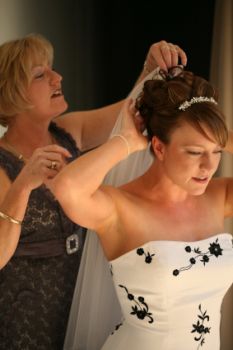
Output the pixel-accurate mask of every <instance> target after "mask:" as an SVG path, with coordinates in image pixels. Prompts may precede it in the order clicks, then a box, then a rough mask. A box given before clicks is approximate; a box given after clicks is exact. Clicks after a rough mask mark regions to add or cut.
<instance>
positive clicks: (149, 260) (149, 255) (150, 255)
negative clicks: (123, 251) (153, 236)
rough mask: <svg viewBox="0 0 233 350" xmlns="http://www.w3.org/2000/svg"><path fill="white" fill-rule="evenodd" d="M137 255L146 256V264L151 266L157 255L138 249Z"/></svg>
mask: <svg viewBox="0 0 233 350" xmlns="http://www.w3.org/2000/svg"><path fill="white" fill-rule="evenodd" d="M137 254H138V255H144V256H145V262H146V263H147V264H150V263H151V262H152V257H153V256H154V255H155V254H150V253H149V252H147V254H146V253H145V251H144V249H143V248H138V249H137Z"/></svg>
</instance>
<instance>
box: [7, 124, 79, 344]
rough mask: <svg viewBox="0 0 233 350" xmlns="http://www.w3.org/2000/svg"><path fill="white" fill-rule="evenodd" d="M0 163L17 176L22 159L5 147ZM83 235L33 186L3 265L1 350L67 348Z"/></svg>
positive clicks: (67, 139) (61, 136) (64, 142)
mask: <svg viewBox="0 0 233 350" xmlns="http://www.w3.org/2000/svg"><path fill="white" fill-rule="evenodd" d="M50 132H51V133H52V134H53V137H54V138H55V139H56V140H57V142H58V144H60V145H61V146H63V147H65V148H67V149H68V150H69V151H70V153H71V154H72V157H73V159H74V158H76V157H78V156H79V155H80V152H79V150H78V149H77V148H76V144H75V142H74V140H73V139H72V137H71V136H70V135H69V134H67V133H66V132H65V131H64V130H63V129H60V128H58V127H57V126H56V124H55V123H51V125H50ZM0 166H1V167H2V168H3V169H4V170H5V172H6V173H7V175H8V177H9V178H10V180H11V181H14V179H15V178H16V176H17V175H18V174H19V172H20V170H21V169H22V167H23V162H22V161H20V160H19V159H17V157H15V156H14V155H13V154H12V153H10V152H8V151H6V150H4V149H3V148H0ZM74 234H76V235H75V237H76V238H77V239H76V240H73V235H74ZM69 236H71V239H68V240H67V237H69ZM84 239H85V230H84V229H83V228H81V227H79V226H77V225H75V224H74V223H72V222H71V221H70V220H69V219H68V218H67V217H66V215H65V214H64V212H63V211H62V209H61V207H60V206H59V204H58V202H57V201H56V200H55V199H54V197H53V195H52V194H51V192H50V191H49V190H48V189H46V187H45V186H44V185H42V186H40V187H39V188H37V189H35V190H33V191H32V193H31V195H30V198H29V203H28V207H27V210H26V214H25V217H24V220H23V224H22V231H21V238H20V242H19V245H18V248H17V250H16V252H15V255H14V256H13V257H12V258H11V260H10V261H9V262H8V263H7V265H6V266H5V267H4V268H3V269H2V270H0V320H1V321H0V349H1V350H59V349H62V347H63V342H64V337H65V331H66V326H67V322H68V316H69V310H70V306H71V301H72V296H73V291H74V287H75V282H76V278H77V274H78V269H79V264H80V259H81V253H82V250H83V243H84ZM67 244H68V248H70V250H71V251H72V252H73V253H72V254H68V253H67V249H66V245H67ZM77 248H78V250H77V251H75V250H76V249H77ZM69 253H70V251H69Z"/></svg>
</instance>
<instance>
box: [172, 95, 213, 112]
mask: <svg viewBox="0 0 233 350" xmlns="http://www.w3.org/2000/svg"><path fill="white" fill-rule="evenodd" d="M200 102H212V103H214V104H217V102H216V101H215V99H214V98H213V97H205V96H199V97H193V98H191V100H190V101H184V102H183V103H181V105H180V106H179V107H178V109H179V110H181V111H185V110H186V109H187V108H189V107H190V106H191V105H193V104H194V103H200Z"/></svg>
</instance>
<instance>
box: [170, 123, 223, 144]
mask: <svg viewBox="0 0 233 350" xmlns="http://www.w3.org/2000/svg"><path fill="white" fill-rule="evenodd" d="M170 140H171V141H179V142H189V143H192V142H201V143H213V144H216V145H217V144H218V142H217V141H216V140H215V137H214V135H213V133H212V132H211V130H210V128H208V126H207V125H205V124H204V123H202V124H200V127H197V126H194V125H192V124H191V123H188V122H182V123H181V124H180V125H179V126H178V127H177V128H175V129H174V130H173V132H172V133H171V135H170Z"/></svg>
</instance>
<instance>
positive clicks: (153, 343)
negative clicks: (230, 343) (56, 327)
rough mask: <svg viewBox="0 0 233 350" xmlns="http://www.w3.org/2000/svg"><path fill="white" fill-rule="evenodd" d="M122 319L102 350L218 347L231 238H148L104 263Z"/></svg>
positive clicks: (232, 254) (232, 263)
mask: <svg viewBox="0 0 233 350" xmlns="http://www.w3.org/2000/svg"><path fill="white" fill-rule="evenodd" d="M110 266H111V272H112V276H113V280H114V285H115V288H116V292H117V295H118V298H119V302H120V304H121V308H122V312H123V315H124V319H123V322H122V324H120V325H118V326H117V327H116V330H115V331H114V332H113V334H112V335H110V336H109V337H108V339H107V341H106V342H105V344H104V346H103V347H102V350H128V349H133V350H142V349H144V350H199V349H203V350H219V349H220V335H219V332H220V316H221V304H222V300H223V297H224V295H225V293H226V291H227V290H228V289H229V287H230V285H231V284H232V282H233V240H232V235H231V234H229V233H221V234H218V235H215V236H212V237H210V238H207V239H203V240H200V241H195V242H181V241H152V242H148V243H146V244H144V245H142V246H141V247H139V248H137V249H135V250H132V251H129V252H128V253H126V254H124V255H122V256H120V257H119V258H117V259H115V260H113V261H111V262H110Z"/></svg>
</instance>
